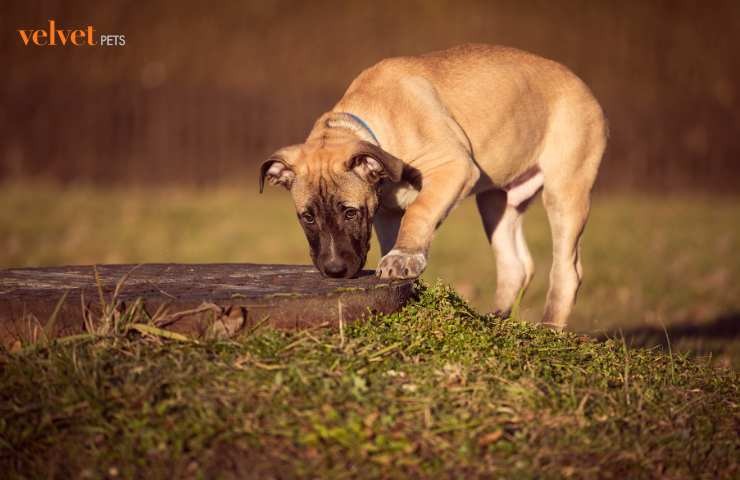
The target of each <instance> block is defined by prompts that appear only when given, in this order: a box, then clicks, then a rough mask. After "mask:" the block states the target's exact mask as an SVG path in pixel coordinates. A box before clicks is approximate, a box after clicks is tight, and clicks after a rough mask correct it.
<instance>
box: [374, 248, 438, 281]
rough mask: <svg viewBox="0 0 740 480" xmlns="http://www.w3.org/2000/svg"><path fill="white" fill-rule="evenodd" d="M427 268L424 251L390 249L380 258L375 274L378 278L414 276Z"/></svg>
mask: <svg viewBox="0 0 740 480" xmlns="http://www.w3.org/2000/svg"><path fill="white" fill-rule="evenodd" d="M425 268H427V256H426V255H425V254H424V253H421V252H418V253H411V252H403V251H401V250H395V249H394V250H391V251H390V252H388V254H387V255H386V256H384V257H383V258H381V259H380V263H379V264H378V269H377V270H376V271H375V274H376V275H377V276H379V277H380V278H390V279H397V278H416V277H418V276H419V275H421V273H422V272H423V271H424V269H425Z"/></svg>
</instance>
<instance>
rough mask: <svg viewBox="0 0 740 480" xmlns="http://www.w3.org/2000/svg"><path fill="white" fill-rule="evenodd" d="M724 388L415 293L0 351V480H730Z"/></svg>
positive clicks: (698, 375) (671, 359)
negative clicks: (331, 326)
mask: <svg viewBox="0 0 740 480" xmlns="http://www.w3.org/2000/svg"><path fill="white" fill-rule="evenodd" d="M135 320H136V319H134V318H132V319H131V321H135ZM121 331H123V330H121ZM739 386H740V384H739V383H738V379H737V375H736V373H735V372H734V371H733V370H731V369H719V370H718V369H716V368H714V367H712V366H710V364H709V363H708V362H706V361H701V360H695V359H691V358H689V357H688V356H687V355H684V354H680V353H675V352H668V351H667V350H663V349H660V348H653V349H629V348H626V345H625V343H624V342H623V341H622V340H621V339H611V340H607V341H603V342H599V341H594V340H593V339H591V338H589V337H585V336H579V335H577V334H573V333H566V334H559V333H555V332H552V331H550V330H547V329H542V328H539V327H536V326H533V325H531V324H529V323H526V322H522V321H519V320H517V319H505V320H502V319H496V318H494V317H492V316H487V315H481V314H479V313H477V312H476V311H475V310H474V309H473V308H471V307H470V306H468V305H467V304H466V303H465V301H464V300H462V299H461V298H460V297H459V296H458V295H457V294H456V293H454V291H453V290H451V289H449V288H446V287H442V286H435V287H433V288H424V287H419V292H418V300H417V301H415V302H413V303H411V304H409V305H408V306H407V307H405V308H404V309H403V310H402V311H400V312H397V313H395V314H392V315H387V316H378V317H375V318H373V319H372V320H371V321H368V322H366V323H363V324H361V325H351V326H347V327H346V328H345V329H344V332H343V334H342V335H341V336H340V333H339V332H337V331H335V330H327V329H315V330H307V331H303V332H292V333H287V332H276V331H273V330H270V329H260V330H259V331H253V332H250V333H249V334H247V335H245V336H242V337H241V338H238V339H235V340H231V341H223V340H221V341H211V342H201V343H193V342H178V341H172V340H168V339H163V338H161V337H160V336H158V335H149V334H146V333H143V334H142V333H139V332H136V331H131V330H128V333H120V332H119V333H114V334H109V335H106V336H92V337H88V338H80V339H78V340H75V341H68V342H52V343H51V344H49V345H46V346H42V347H40V348H37V349H34V350H29V351H24V352H19V353H12V354H11V353H7V352H4V353H3V354H2V356H0V471H3V472H4V477H5V478H22V477H23V478H28V477H32V478H39V477H61V478H68V477H73V478H101V477H116V476H119V477H124V478H129V477H142V476H146V477H147V478H172V477H175V478H180V477H186V478H191V477H192V478H202V477H209V478H210V477H223V478H245V477H246V478H265V477H270V478H276V477H277V478H286V477H287V478H291V477H296V476H308V477H314V478H344V477H384V478H406V477H439V476H445V477H455V478H460V477H491V476H494V477H507V478H512V477H515V478H553V477H558V478H559V477H572V478H593V477H595V476H598V477H601V478H614V477H617V478H655V477H664V478H687V477H692V478H736V476H737V474H738V458H740V457H739V456H738V453H739V450H740V442H739V441H738V437H737V425H738V423H737V422H738V405H737V399H738V398H739V393H740V392H738V387H739Z"/></svg>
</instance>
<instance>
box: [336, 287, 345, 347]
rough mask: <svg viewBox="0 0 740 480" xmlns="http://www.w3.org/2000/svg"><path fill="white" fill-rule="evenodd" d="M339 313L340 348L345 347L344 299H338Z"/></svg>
mask: <svg viewBox="0 0 740 480" xmlns="http://www.w3.org/2000/svg"><path fill="white" fill-rule="evenodd" d="M337 314H338V315H339V348H344V315H342V299H341V298H338V299H337Z"/></svg>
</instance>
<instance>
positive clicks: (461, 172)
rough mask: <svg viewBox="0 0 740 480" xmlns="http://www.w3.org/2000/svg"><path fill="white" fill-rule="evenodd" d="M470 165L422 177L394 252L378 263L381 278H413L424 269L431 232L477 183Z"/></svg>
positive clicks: (442, 168) (440, 169) (448, 167)
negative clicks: (418, 190) (420, 186)
mask: <svg viewBox="0 0 740 480" xmlns="http://www.w3.org/2000/svg"><path fill="white" fill-rule="evenodd" d="M478 175H479V171H478V170H477V168H476V167H475V166H474V165H473V163H472V162H471V161H468V162H466V163H461V164H447V165H442V166H439V167H437V168H435V169H434V170H433V171H431V172H429V173H428V174H425V175H423V177H422V188H421V191H420V192H419V195H418V196H417V197H416V199H415V200H414V201H413V203H411V205H409V207H408V208H407V209H406V213H405V214H404V215H403V218H402V219H401V226H400V228H399V231H398V237H397V239H396V243H395V245H394V246H393V249H392V250H391V251H390V252H388V253H387V254H386V255H385V256H384V257H383V258H381V259H380V264H379V265H378V269H377V271H376V274H377V275H378V276H379V277H381V278H416V277H418V276H419V275H421V273H422V272H423V271H424V269H425V268H426V266H427V252H428V251H429V245H430V243H431V241H432V238H433V237H434V232H435V230H436V229H437V227H438V226H439V225H440V224H441V223H442V221H443V220H444V219H445V217H446V216H447V214H449V213H450V212H451V211H452V210H453V209H454V208H455V207H456V206H457V204H458V203H459V202H460V201H461V200H462V199H463V198H465V197H466V196H467V195H468V193H469V192H470V190H471V189H472V187H473V185H475V182H476V181H477V180H478Z"/></svg>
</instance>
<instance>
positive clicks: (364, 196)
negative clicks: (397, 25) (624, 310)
mask: <svg viewBox="0 0 740 480" xmlns="http://www.w3.org/2000/svg"><path fill="white" fill-rule="evenodd" d="M606 138H607V127H606V121H605V119H604V114H603V112H602V109H601V107H600V106H599V104H598V102H597V101H596V100H595V99H594V97H593V95H592V93H591V91H590V90H589V89H588V87H587V86H586V85H585V84H584V83H583V82H582V81H581V80H580V79H578V77H576V76H575V75H574V74H573V73H571V72H570V71H569V70H568V69H567V68H565V67H564V66H562V65H560V64H558V63H556V62H553V61H551V60H547V59H544V58H541V57H538V56H536V55H533V54H530V53H526V52H522V51H519V50H515V49H512V48H505V47H497V46H488V45H462V46H458V47H454V48H450V49H448V50H443V51H439V52H433V53H429V54H426V55H421V56H417V57H399V58H391V59H387V60H383V61H381V62H380V63H378V64H377V65H375V66H373V67H370V68H369V69H367V70H365V71H364V72H362V73H361V74H360V75H359V76H358V77H357V78H356V79H355V80H354V81H353V82H352V84H351V85H350V86H349V89H348V90H347V92H346V93H345V95H344V96H343V97H342V99H341V100H339V102H338V103H337V104H336V106H335V107H334V108H333V109H332V110H331V111H330V112H327V113H325V114H323V115H322V116H321V117H320V118H319V119H318V120H317V121H316V123H315V124H314V127H313V129H312V130H311V132H310V134H309V136H308V139H307V140H306V141H305V142H304V143H301V144H298V145H293V146H289V147H285V148H282V149H280V150H278V151H277V152H275V153H274V154H273V155H272V156H271V157H270V158H269V159H268V160H267V161H265V162H264V163H263V164H262V167H261V171H260V191H262V188H263V185H264V182H265V180H267V181H268V182H269V183H270V184H273V185H282V186H284V187H285V188H287V189H288V190H290V192H291V194H292V197H293V201H294V203H295V207H296V212H297V215H298V220H299V222H300V224H301V226H302V227H303V230H304V231H305V233H306V238H307V239H308V243H309V246H310V251H311V258H312V260H313V263H314V264H315V265H316V267H317V268H318V269H319V270H320V271H321V272H322V273H323V274H324V275H326V276H330V277H351V276H353V275H355V274H356V273H357V272H358V271H359V270H360V269H361V268H362V267H363V265H364V264H365V261H366V258H367V252H368V250H369V248H370V237H371V230H372V227H373V226H374V227H375V231H376V233H377V236H378V240H379V242H380V248H381V251H382V255H383V257H382V259H381V260H380V264H379V265H378V268H377V274H378V275H379V276H380V277H382V278H391V279H396V278H413V277H417V276H419V275H420V274H421V273H422V272H423V271H424V269H425V267H426V265H427V255H428V251H429V245H430V243H431V241H432V238H433V237H434V233H435V230H436V229H437V228H438V227H439V226H440V224H441V223H442V221H443V220H444V219H445V217H446V216H447V215H448V214H449V213H450V212H451V211H452V210H453V209H454V208H455V207H456V206H457V205H458V204H459V203H460V202H461V201H462V200H463V199H464V198H466V197H468V196H470V195H474V196H475V200H476V203H477V206H478V211H479V212H480V216H481V219H482V222H483V227H484V229H485V233H486V235H487V237H488V238H489V240H490V243H491V247H492V248H493V251H494V252H495V255H496V267H497V270H498V275H497V276H498V284H497V286H496V295H495V298H494V310H495V311H497V312H498V313H500V314H502V315H506V314H508V312H510V310H511V308H512V305H513V303H514V301H515V300H516V298H517V296H518V295H519V293H520V292H523V291H524V289H526V288H527V286H528V285H529V282H530V280H531V279H532V276H533V274H534V265H533V262H532V257H531V255H530V253H529V250H528V248H527V244H526V242H525V239H524V234H523V231H522V214H523V213H524V212H525V210H526V209H527V205H528V204H529V203H530V201H531V199H532V198H533V197H534V196H535V195H536V194H537V193H538V192H540V191H543V194H542V197H543V202H544V205H545V209H546V211H547V216H548V219H549V222H550V228H551V233H552V244H553V262H552V268H551V270H550V287H549V291H548V294H547V303H546V306H545V313H544V318H543V323H544V324H546V325H550V326H552V327H555V328H558V329H562V328H564V327H565V326H566V322H567V318H568V315H569V313H570V311H571V309H572V307H573V304H574V302H575V297H576V292H577V290H578V287H579V285H580V283H581V279H582V276H583V272H582V269H581V258H580V250H579V241H580V237H581V234H582V232H583V228H584V226H585V224H586V220H587V217H588V212H589V202H590V192H591V188H592V186H593V184H594V181H595V179H596V174H597V171H598V168H599V164H600V162H601V158H602V156H603V153H604V149H605V147H606Z"/></svg>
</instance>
